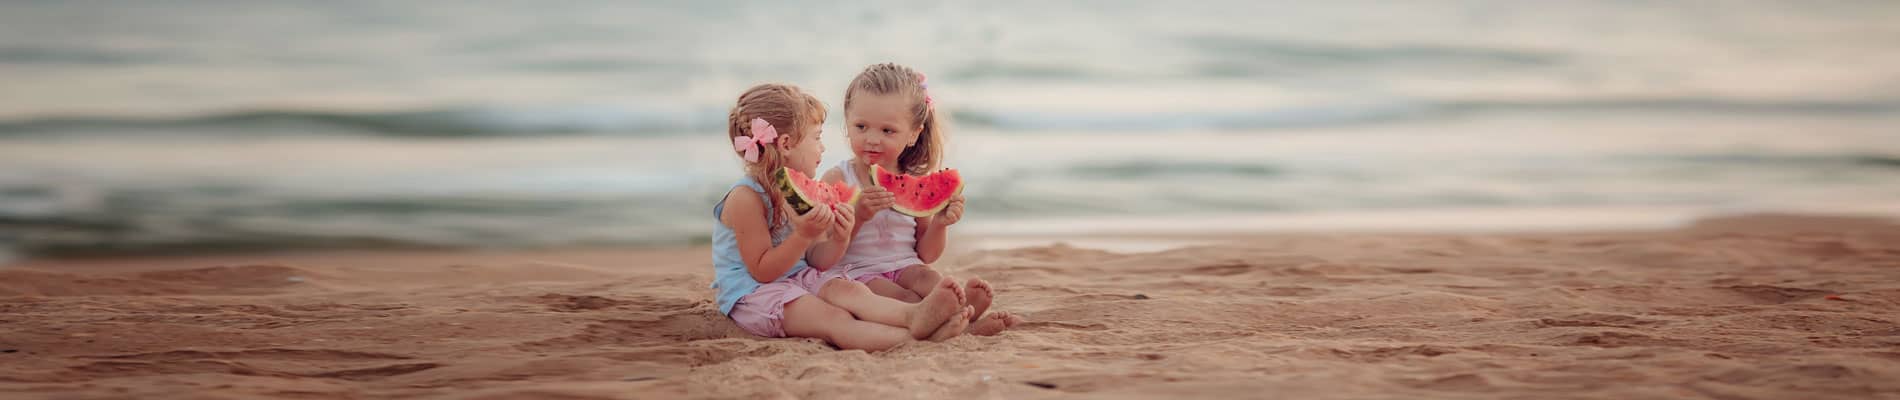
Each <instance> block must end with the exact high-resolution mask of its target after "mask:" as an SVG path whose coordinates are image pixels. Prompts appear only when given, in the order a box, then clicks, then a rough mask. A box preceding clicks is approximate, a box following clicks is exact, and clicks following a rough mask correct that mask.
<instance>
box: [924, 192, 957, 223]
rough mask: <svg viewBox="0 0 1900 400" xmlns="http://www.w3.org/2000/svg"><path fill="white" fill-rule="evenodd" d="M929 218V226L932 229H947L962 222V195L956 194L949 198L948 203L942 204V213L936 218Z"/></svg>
mask: <svg viewBox="0 0 1900 400" xmlns="http://www.w3.org/2000/svg"><path fill="white" fill-rule="evenodd" d="M929 218H930V226H931V227H933V228H943V227H947V226H950V225H953V224H956V223H957V221H960V220H962V219H963V194H957V196H956V197H952V198H950V203H948V204H944V207H943V212H939V213H937V215H936V216H934V217H929Z"/></svg>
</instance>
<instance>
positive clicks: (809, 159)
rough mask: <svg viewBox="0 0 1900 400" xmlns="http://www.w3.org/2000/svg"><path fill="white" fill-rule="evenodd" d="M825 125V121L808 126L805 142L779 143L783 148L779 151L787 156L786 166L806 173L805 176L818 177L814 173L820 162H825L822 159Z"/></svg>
mask: <svg viewBox="0 0 1900 400" xmlns="http://www.w3.org/2000/svg"><path fill="white" fill-rule="evenodd" d="M824 125H825V122H824V121H818V122H817V123H813V124H807V125H806V126H807V128H805V134H804V135H803V137H804V140H800V141H798V144H785V142H786V141H780V142H779V143H780V146H782V147H780V148H779V150H780V151H783V152H784V153H783V154H785V166H787V167H791V168H792V170H795V171H798V172H800V173H804V174H805V176H818V175H817V174H815V173H814V171H817V170H818V162H819V161H823V160H821V159H822V158H824V155H825V140H824V137H823V136H822V135H824V133H825V130H824Z"/></svg>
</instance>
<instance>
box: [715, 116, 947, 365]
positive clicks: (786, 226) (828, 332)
mask: <svg viewBox="0 0 1900 400" xmlns="http://www.w3.org/2000/svg"><path fill="white" fill-rule="evenodd" d="M824 120H825V107H824V104H823V103H820V102H819V101H818V98H816V97H812V96H811V95H810V94H807V93H806V92H805V91H803V90H800V89H798V88H797V87H794V86H790V85H780V84H763V85H758V86H754V87H752V88H751V89H749V90H746V92H745V94H742V95H740V96H739V103H738V105H735V106H733V108H732V112H731V113H730V114H729V116H728V123H727V127H726V131H727V136H728V140H730V141H732V143H733V150H734V152H735V153H736V154H737V155H739V156H740V158H741V159H742V160H744V162H745V172H746V176H745V178H742V179H740V180H739V182H738V183H736V184H733V185H732V190H731V191H729V192H727V193H726V197H725V198H724V199H722V200H720V201H719V204H718V205H716V206H714V207H713V218H714V219H715V220H716V221H717V223H716V224H714V225H713V252H712V253H713V287H714V288H716V289H718V301H719V311H720V312H722V313H725V314H726V315H727V316H728V317H731V318H732V321H733V322H734V323H737V324H738V325H739V327H741V328H744V329H745V330H746V331H747V332H751V333H753V334H756V335H759V336H765V337H787V336H794V337H809V338H819V339H823V340H825V341H826V342H829V343H831V344H833V345H836V346H838V347H839V348H843V349H863V350H868V351H877V350H884V349H888V348H891V347H892V346H897V345H899V344H902V343H905V342H909V341H912V340H920V339H929V340H943V339H948V338H950V337H953V336H956V335H958V334H961V333H962V332H963V331H964V330H965V329H966V328H967V327H968V326H969V322H968V321H969V318H970V316H971V315H973V314H974V310H973V309H972V308H971V307H969V306H965V305H963V304H962V303H963V302H964V300H963V298H962V295H963V293H962V291H961V290H960V289H959V288H956V287H954V284H952V285H949V286H952V287H948V288H946V290H937V291H935V292H933V293H932V294H931V295H930V296H928V297H925V298H924V299H923V300H922V301H921V302H916V303H915V304H912V303H906V302H900V301H897V300H893V299H889V298H885V297H881V296H878V295H876V294H875V293H872V292H871V290H870V289H869V288H868V287H865V286H864V284H862V283H859V282H857V281H852V280H848V279H827V278H825V277H822V276H821V272H820V271H818V270H817V269H813V268H808V267H807V265H806V263H805V261H804V258H805V256H806V251H807V250H809V249H810V248H811V247H812V245H813V244H815V243H818V242H821V241H825V240H828V239H837V240H839V241H843V240H846V239H848V238H849V232H850V229H851V226H852V225H854V221H855V216H854V215H853V214H852V213H851V212H850V210H845V209H842V208H838V209H834V208H833V207H815V208H813V209H811V210H810V211H807V212H805V214H803V215H798V214H797V213H796V212H794V211H791V207H789V206H787V205H786V204H785V201H784V200H783V199H784V197H783V194H782V193H779V190H778V187H779V186H778V185H777V184H775V183H776V182H775V181H774V180H773V179H774V178H773V176H774V175H775V174H776V172H775V171H777V170H778V169H779V168H781V167H789V168H791V169H793V170H797V171H799V172H802V173H805V174H807V175H810V174H811V173H812V172H813V171H814V170H816V169H817V168H818V161H819V156H820V155H821V154H823V153H824V145H823V144H822V143H821V140H820V136H821V135H822V134H823V131H822V129H820V127H821V126H822V125H823V124H824ZM780 129H784V130H783V131H780ZM939 294H941V295H939Z"/></svg>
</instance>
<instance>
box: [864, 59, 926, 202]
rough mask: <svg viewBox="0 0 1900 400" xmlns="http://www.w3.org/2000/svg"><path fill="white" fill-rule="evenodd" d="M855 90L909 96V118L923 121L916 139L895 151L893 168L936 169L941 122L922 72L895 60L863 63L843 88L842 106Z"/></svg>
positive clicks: (916, 172) (916, 171)
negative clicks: (899, 150)
mask: <svg viewBox="0 0 1900 400" xmlns="http://www.w3.org/2000/svg"><path fill="white" fill-rule="evenodd" d="M858 92H866V93H871V94H879V95H888V94H897V95H901V96H904V98H906V99H909V100H910V104H911V110H912V111H911V112H912V116H913V119H912V121H913V122H917V123H920V124H923V130H922V131H919V132H918V133H917V143H915V144H913V145H912V146H910V147H906V148H904V151H903V152H902V153H898V155H897V168H898V169H900V170H902V172H904V173H908V174H913V175H921V174H926V173H930V172H931V171H932V170H936V169H937V165H938V163H940V162H941V161H942V159H943V142H944V135H945V134H946V133H947V132H946V131H947V129H946V128H947V127H945V126H944V123H943V120H944V119H945V118H943V116H942V113H943V112H942V111H938V110H937V107H936V105H935V104H932V103H933V101H929V100H927V99H928V98H929V96H930V94H929V93H928V92H927V91H926V89H925V88H924V74H922V73H919V72H917V71H916V70H912V69H910V67H906V66H902V65H897V64H895V63H883V64H875V65H871V66H869V67H864V71H863V72H859V73H858V76H857V77H856V78H852V79H851V86H850V87H849V88H846V89H845V91H844V109H845V110H846V112H849V111H850V110H851V100H852V99H853V98H856V97H857V94H858Z"/></svg>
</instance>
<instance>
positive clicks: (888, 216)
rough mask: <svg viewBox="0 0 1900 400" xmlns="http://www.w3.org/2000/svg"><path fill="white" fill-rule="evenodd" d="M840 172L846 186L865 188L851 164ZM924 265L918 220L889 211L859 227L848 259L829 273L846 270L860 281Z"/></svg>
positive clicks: (847, 255)
mask: <svg viewBox="0 0 1900 400" xmlns="http://www.w3.org/2000/svg"><path fill="white" fill-rule="evenodd" d="M838 169H840V170H842V171H844V176H845V181H846V182H848V183H850V184H851V185H853V186H857V187H864V184H863V183H862V182H859V181H858V174H857V171H854V170H853V168H851V161H850V160H846V161H845V162H844V163H843V164H839V165H838ZM923 263H924V260H922V259H919V258H917V219H916V218H913V217H911V216H909V215H904V214H902V213H899V212H897V211H892V210H888V209H886V210H880V211H878V212H877V215H874V216H872V217H871V220H869V221H865V222H864V224H863V225H861V226H859V227H858V233H857V234H856V235H853V236H851V246H850V247H847V248H846V249H845V252H844V259H842V260H839V261H838V265H837V266H835V267H832V270H831V271H829V272H836V271H840V270H842V271H844V274H845V276H847V277H850V278H852V279H857V278H858V277H861V276H865V275H873V274H882V273H885V272H891V271H896V270H900V269H904V267H909V266H912V265H918V264H923Z"/></svg>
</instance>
